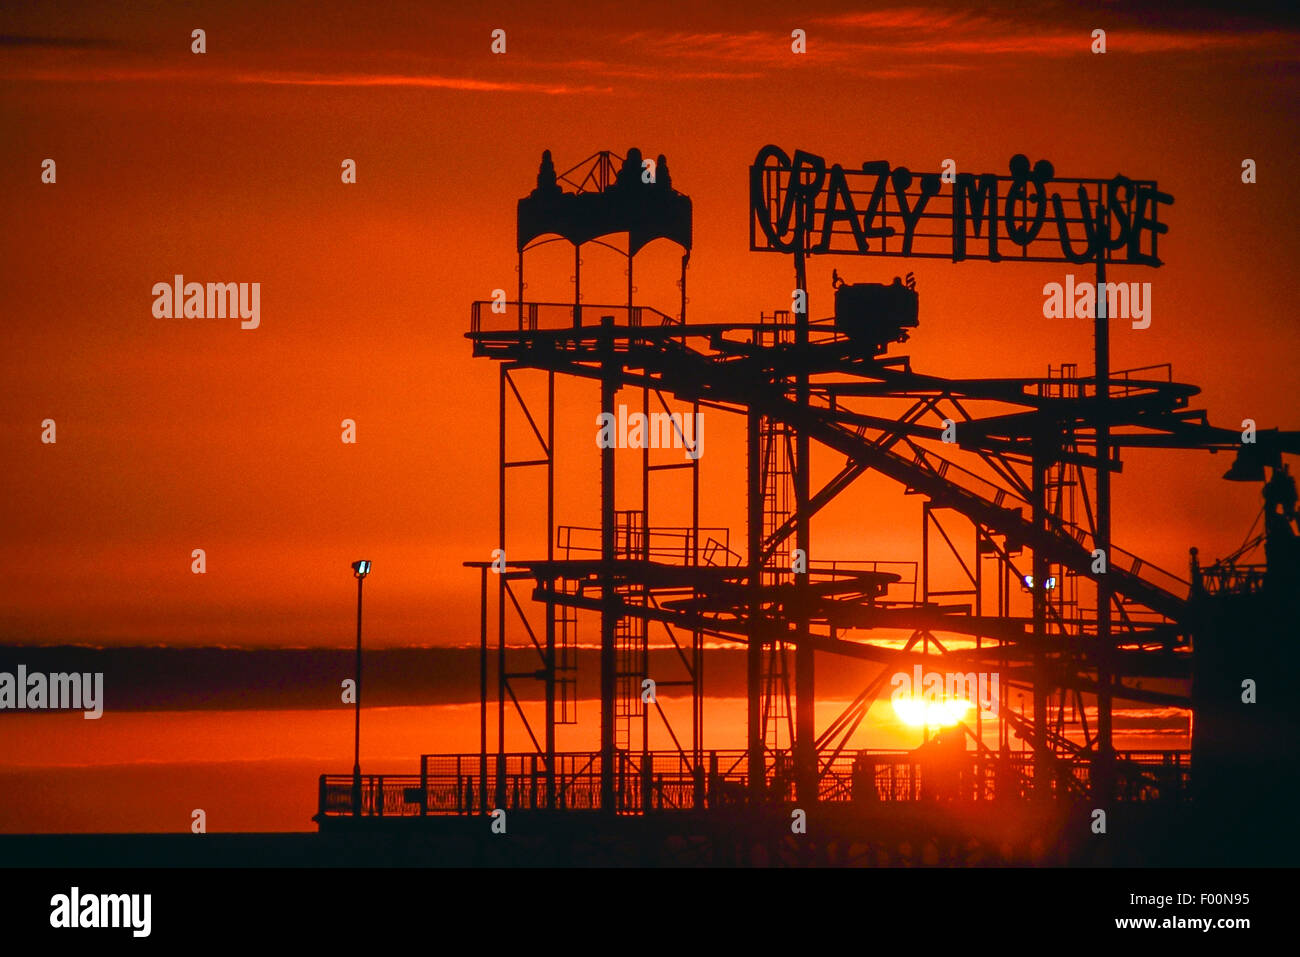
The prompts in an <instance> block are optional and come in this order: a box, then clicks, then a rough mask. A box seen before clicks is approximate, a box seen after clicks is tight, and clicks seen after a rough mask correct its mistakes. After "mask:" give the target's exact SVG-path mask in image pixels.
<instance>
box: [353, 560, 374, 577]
mask: <svg viewBox="0 0 1300 957" xmlns="http://www.w3.org/2000/svg"><path fill="white" fill-rule="evenodd" d="M352 574H354V575H356V576H357V577H358V578H365V577H366V576H367V575H369V574H370V562H368V561H360V562H353V563H352Z"/></svg>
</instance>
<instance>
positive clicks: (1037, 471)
mask: <svg viewBox="0 0 1300 957" xmlns="http://www.w3.org/2000/svg"><path fill="white" fill-rule="evenodd" d="M1037 438H1038V441H1036V442H1035V443H1034V453H1033V465H1032V469H1033V473H1034V474H1033V486H1032V487H1033V502H1032V505H1033V520H1034V529H1035V531H1038V532H1043V531H1044V530H1045V529H1046V528H1047V494H1046V493H1047V489H1046V477H1047V461H1048V460H1047V457H1046V455H1045V450H1044V449H1043V441H1044V440H1045V439H1047V438H1048V437H1047V436H1045V435H1042V434H1041V433H1040V434H1039V436H1038V437H1037ZM1047 570H1048V555H1047V552H1046V551H1045V550H1044V549H1042V548H1040V547H1038V545H1035V546H1034V561H1033V572H1032V575H1033V587H1032V588H1030V590H1029V591H1030V594H1031V595H1032V596H1033V604H1034V655H1033V659H1034V666H1033V681H1034V725H1033V729H1034V740H1033V742H1032V743H1033V749H1034V794H1035V796H1036V797H1038V798H1047V797H1050V796H1051V793H1052V791H1051V788H1052V780H1051V764H1050V755H1049V752H1048V749H1047V653H1046V641H1047V573H1048V571H1047Z"/></svg>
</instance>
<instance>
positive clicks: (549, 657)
mask: <svg viewBox="0 0 1300 957" xmlns="http://www.w3.org/2000/svg"><path fill="white" fill-rule="evenodd" d="M546 560H547V561H548V562H551V561H554V560H555V373H554V372H547V373H546ZM550 584H551V587H552V590H554V586H555V579H551V582H550ZM545 667H546V803H545V807H546V809H547V810H554V809H555V602H553V601H548V602H547V603H546V662H545Z"/></svg>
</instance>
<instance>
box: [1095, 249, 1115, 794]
mask: <svg viewBox="0 0 1300 957" xmlns="http://www.w3.org/2000/svg"><path fill="white" fill-rule="evenodd" d="M1108 310H1109V305H1108V303H1107V299H1106V248H1105V243H1104V242H1103V243H1102V245H1101V248H1100V249H1099V250H1098V252H1097V305H1096V308H1095V309H1094V310H1093V316H1094V317H1095V318H1094V320H1093V325H1094V336H1093V339H1094V345H1095V362H1094V370H1095V373H1096V383H1097V422H1096V428H1097V432H1096V435H1097V528H1096V530H1095V534H1094V535H1093V542H1094V547H1095V548H1100V549H1101V550H1102V553H1103V554H1104V555H1105V556H1106V571H1107V574H1105V575H1102V576H1101V577H1100V578H1098V579H1097V656H1096V662H1097V749H1096V753H1095V755H1094V757H1093V763H1092V793H1093V796H1094V797H1096V798H1098V799H1099V800H1102V801H1107V800H1109V799H1110V796H1111V793H1112V792H1113V789H1114V775H1115V751H1114V744H1113V741H1112V737H1111V732H1112V721H1111V708H1112V703H1113V696H1112V686H1113V682H1114V673H1113V661H1114V649H1113V647H1112V637H1111V617H1110V604H1111V596H1112V595H1113V590H1112V588H1111V586H1110V575H1109V572H1110V468H1109V465H1110V409H1109V404H1110V318H1109V316H1108V314H1107V313H1108Z"/></svg>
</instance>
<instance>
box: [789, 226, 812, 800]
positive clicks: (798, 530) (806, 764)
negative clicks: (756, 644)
mask: <svg viewBox="0 0 1300 957" xmlns="http://www.w3.org/2000/svg"><path fill="white" fill-rule="evenodd" d="M800 235H801V240H802V230H801V233H800ZM794 262H795V281H796V282H797V283H798V286H797V288H799V289H802V290H803V291H804V308H803V311H802V312H800V313H797V314H796V315H795V327H794V328H795V354H796V355H797V356H798V360H797V361H798V363H799V368H798V376H797V378H796V380H795V399H796V401H797V402H798V404H799V411H800V413H806V412H807V411H808V399H809V387H808V274H807V270H806V269H805V268H804V250H803V242H802V241H801V242H800V243H799V246H798V248H797V249H796V250H795V259H794ZM810 445H811V443H810V442H809V439H808V430H807V429H802V428H801V429H799V430H798V431H797V432H796V433H795V462H794V500H795V515H796V516H797V519H798V521H797V523H796V525H795V547H796V548H797V549H799V550H800V551H802V552H803V556H804V561H803V571H801V572H797V573H796V574H795V579H794V582H795V596H796V598H797V600H798V604H799V615H798V619H797V621H796V623H795V627H796V634H797V636H798V639H799V643H798V645H797V647H796V649H795V656H794V676H795V677H794V680H795V692H794V693H795V729H794V730H795V739H794V763H795V795H796V797H797V798H798V800H799V803H800V804H803V805H805V806H806V805H808V804H813V803H816V801H817V745H816V740H817V711H816V707H815V704H816V688H815V685H816V681H815V674H814V671H813V668H814V660H815V659H814V652H813V649H812V644H811V642H810V638H811V637H812V627H811V622H810V620H809V598H810V595H809V588H808V585H809V577H808V571H809V565H810V564H811V562H812V557H811V555H812V552H811V545H810V541H811V536H810V534H809V527H808V526H809V522H810V521H811V519H812V514H811V512H812V510H811V507H810V498H811V495H810V483H811V472H812V462H811V460H810Z"/></svg>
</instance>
